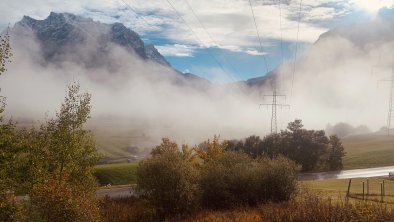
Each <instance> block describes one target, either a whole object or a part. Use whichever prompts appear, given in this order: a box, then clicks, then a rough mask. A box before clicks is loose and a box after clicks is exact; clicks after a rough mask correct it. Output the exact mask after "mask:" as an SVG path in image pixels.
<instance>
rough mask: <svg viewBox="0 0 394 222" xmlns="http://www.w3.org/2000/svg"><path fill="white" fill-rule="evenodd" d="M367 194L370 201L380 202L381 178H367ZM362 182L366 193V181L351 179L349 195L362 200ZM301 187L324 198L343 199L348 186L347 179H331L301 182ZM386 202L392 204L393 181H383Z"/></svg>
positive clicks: (393, 196)
mask: <svg viewBox="0 0 394 222" xmlns="http://www.w3.org/2000/svg"><path fill="white" fill-rule="evenodd" d="M368 180H369V192H370V194H371V196H369V197H368V199H370V200H376V201H379V200H380V184H381V183H382V180H383V179H381V178H369V179H368ZM363 182H364V185H365V189H364V192H365V194H366V193H367V179H365V178H356V179H352V182H351V186H350V194H351V195H352V196H356V197H357V198H359V199H362V193H363ZM300 184H301V186H303V187H306V188H311V189H312V190H314V191H318V192H321V193H322V194H324V195H325V196H331V197H333V198H339V197H345V196H346V193H347V188H348V184H349V180H348V179H332V180H318V181H301V182H300ZM384 200H385V201H386V202H389V203H392V204H394V181H393V180H387V179H386V180H385V198H384Z"/></svg>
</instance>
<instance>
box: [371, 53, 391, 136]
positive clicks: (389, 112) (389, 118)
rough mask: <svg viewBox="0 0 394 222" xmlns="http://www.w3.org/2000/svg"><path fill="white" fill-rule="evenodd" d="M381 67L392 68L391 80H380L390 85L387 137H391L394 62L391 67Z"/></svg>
mask: <svg viewBox="0 0 394 222" xmlns="http://www.w3.org/2000/svg"><path fill="white" fill-rule="evenodd" d="M393 57H394V56H393ZM379 67H391V76H390V79H384V80H379V81H384V82H389V83H390V95H389V109H388V115H387V135H388V136H390V133H391V131H392V130H393V129H392V128H391V125H392V121H393V120H394V62H393V64H392V65H390V66H387V65H386V66H384V65H381V66H379ZM372 71H373V70H372Z"/></svg>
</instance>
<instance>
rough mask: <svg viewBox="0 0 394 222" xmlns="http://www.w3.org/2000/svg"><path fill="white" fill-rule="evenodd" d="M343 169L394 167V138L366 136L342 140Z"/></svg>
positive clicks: (375, 135)
mask: <svg viewBox="0 0 394 222" xmlns="http://www.w3.org/2000/svg"><path fill="white" fill-rule="evenodd" d="M342 142H343V145H344V147H345V151H346V156H345V157H344V161H343V162H344V168H345V169H357V168H368V167H380V166H390V165H394V136H390V137H389V136H386V135H378V134H367V135H358V136H350V137H346V138H343V139H342Z"/></svg>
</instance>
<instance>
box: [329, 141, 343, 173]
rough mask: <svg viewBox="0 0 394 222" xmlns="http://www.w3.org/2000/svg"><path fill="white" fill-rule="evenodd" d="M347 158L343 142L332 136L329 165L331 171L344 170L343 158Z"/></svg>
mask: <svg viewBox="0 0 394 222" xmlns="http://www.w3.org/2000/svg"><path fill="white" fill-rule="evenodd" d="M344 156H345V149H344V148H343V146H342V142H341V140H340V139H339V138H338V137H337V136H330V148H329V156H328V160H327V162H328V163H327V164H328V166H329V169H330V170H342V169H343V164H342V157H344Z"/></svg>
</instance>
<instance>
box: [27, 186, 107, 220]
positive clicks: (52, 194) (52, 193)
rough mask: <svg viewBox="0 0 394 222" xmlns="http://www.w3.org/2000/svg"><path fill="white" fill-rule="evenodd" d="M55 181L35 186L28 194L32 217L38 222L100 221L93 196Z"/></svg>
mask: <svg viewBox="0 0 394 222" xmlns="http://www.w3.org/2000/svg"><path fill="white" fill-rule="evenodd" d="M78 191H79V189H78V187H70V186H69V185H67V184H65V183H61V184H59V183H58V181H56V180H49V181H48V182H46V183H42V184H39V185H37V186H36V187H35V188H34V189H33V191H32V192H31V194H30V198H31V205H32V209H33V211H34V215H35V216H36V217H37V220H39V221H64V222H66V221H70V222H71V221H73V222H74V221H81V222H85V221H86V222H92V221H100V213H99V209H98V207H97V204H96V201H95V199H94V196H93V195H91V194H88V195H86V194H84V193H81V192H78Z"/></svg>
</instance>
